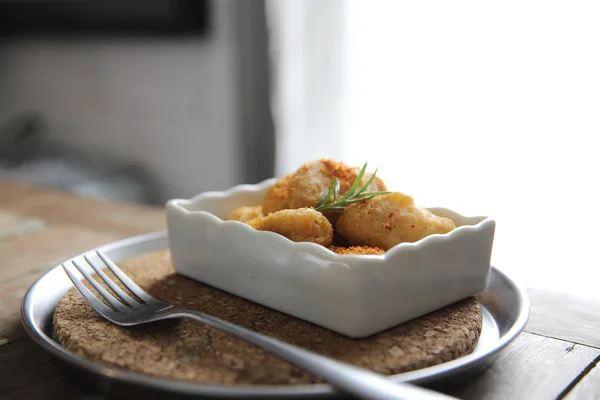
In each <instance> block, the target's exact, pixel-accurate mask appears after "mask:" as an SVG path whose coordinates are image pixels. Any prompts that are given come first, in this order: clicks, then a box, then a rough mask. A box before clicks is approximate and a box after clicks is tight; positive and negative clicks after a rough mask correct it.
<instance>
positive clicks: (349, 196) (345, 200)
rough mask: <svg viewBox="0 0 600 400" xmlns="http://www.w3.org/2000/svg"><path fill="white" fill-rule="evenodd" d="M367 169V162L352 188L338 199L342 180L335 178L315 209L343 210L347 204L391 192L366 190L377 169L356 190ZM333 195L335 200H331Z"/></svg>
mask: <svg viewBox="0 0 600 400" xmlns="http://www.w3.org/2000/svg"><path fill="white" fill-rule="evenodd" d="M366 169H367V163H365V165H363V167H362V168H361V170H360V172H359V173H358V175H357V176H356V180H355V181H354V183H353V184H352V186H351V187H350V190H348V192H347V193H346V194H345V195H344V196H343V197H342V198H341V199H338V195H339V191H340V182H339V180H338V179H337V178H333V181H332V182H331V186H330V187H329V190H327V191H326V192H325V191H324V192H323V195H321V198H320V199H319V201H318V202H317V204H316V205H315V210H317V211H323V210H343V209H344V208H345V207H346V206H348V205H350V204H355V203H360V202H361V201H367V200H369V199H372V198H373V197H375V196H382V195H385V194H390V193H391V192H365V190H366V189H367V188H368V187H369V185H370V184H371V183H372V182H373V179H374V178H375V174H377V170H375V172H374V173H373V175H371V177H370V178H369V180H368V181H367V183H366V184H364V185H363V186H362V187H361V188H360V189H359V190H358V192H357V191H356V190H357V188H358V185H359V184H360V181H361V180H362V178H363V176H364V174H365V171H366ZM331 196H333V201H331V202H330V200H331Z"/></svg>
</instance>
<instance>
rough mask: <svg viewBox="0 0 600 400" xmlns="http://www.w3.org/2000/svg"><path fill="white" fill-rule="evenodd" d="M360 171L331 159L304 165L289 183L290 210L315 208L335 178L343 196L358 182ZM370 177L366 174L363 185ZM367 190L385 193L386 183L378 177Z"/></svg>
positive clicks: (362, 181)
mask: <svg viewBox="0 0 600 400" xmlns="http://www.w3.org/2000/svg"><path fill="white" fill-rule="evenodd" d="M359 171H360V168H356V167H350V166H348V165H346V164H344V163H343V162H339V161H335V160H331V159H322V160H317V161H311V162H309V163H306V164H304V165H302V166H301V167H300V168H298V170H297V171H296V172H295V173H294V174H293V175H292V177H291V179H290V181H289V183H288V206H289V208H300V207H314V206H315V204H317V202H318V201H319V199H320V198H321V195H322V194H323V192H326V191H327V190H328V189H329V187H330V186H331V183H332V182H333V178H334V177H335V178H337V179H338V181H339V183H340V190H339V196H343V195H344V194H346V192H348V189H350V187H351V186H352V184H353V183H354V181H355V180H356V176H357V175H358V172H359ZM370 177H371V174H370V173H365V174H364V176H363V178H362V180H361V184H365V183H366V182H367V180H368V179H369V178H370ZM367 190H368V191H385V190H386V187H385V183H384V182H383V181H382V180H381V179H379V178H378V177H377V176H376V177H375V179H374V180H373V182H371V184H370V185H369V187H368V189H367Z"/></svg>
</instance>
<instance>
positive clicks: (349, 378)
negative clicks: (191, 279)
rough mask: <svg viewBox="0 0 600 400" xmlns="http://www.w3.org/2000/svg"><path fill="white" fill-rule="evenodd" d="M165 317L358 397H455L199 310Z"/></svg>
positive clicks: (395, 399)
mask: <svg viewBox="0 0 600 400" xmlns="http://www.w3.org/2000/svg"><path fill="white" fill-rule="evenodd" d="M168 314H169V315H168V317H167V318H176V317H180V318H189V319H193V320H196V321H199V322H202V323H204V324H206V325H209V326H211V327H213V328H216V329H218V330H221V331H223V332H226V333H229V334H231V335H234V336H237V337H239V338H240V339H244V340H245V341H247V342H250V343H252V344H255V345H256V346H258V347H261V348H262V349H264V350H267V351H268V352H270V353H272V354H274V355H276V356H279V357H281V358H282V359H285V360H286V361H288V362H290V363H291V364H294V365H296V366H297V367H300V368H302V369H303V370H305V371H307V372H310V373H311V374H313V375H315V376H318V377H320V378H322V379H323V380H325V381H327V382H329V383H330V384H332V385H333V386H335V387H337V388H338V389H340V390H342V391H344V392H346V393H348V394H352V395H354V396H357V397H359V398H363V399H372V400H376V399H378V400H379V399H381V400H383V399H385V400H388V399H389V400H400V399H402V400H408V399H410V400H449V399H454V400H456V398H454V397H450V396H447V395H445V394H442V393H438V392H435V391H432V390H428V389H425V388H421V387H419V386H414V385H409V384H406V383H394V382H392V381H391V380H389V379H387V378H386V377H384V376H383V375H379V374H376V373H374V372H371V371H367V370H364V369H362V368H358V367H355V366H353V365H350V364H348V363H343V362H339V361H335V360H332V359H330V358H328V357H324V356H321V355H319V354H316V353H313V352H310V351H307V350H304V349H302V348H300V347H297V346H294V345H291V344H288V343H284V342H282V341H279V340H277V339H273V338H271V337H268V336H265V335H262V334H260V333H257V332H254V331H251V330H248V329H245V328H242V327H240V326H238V325H234V324H232V323H230V322H227V321H223V320H221V319H219V318H216V317H213V316H211V315H207V314H204V313H201V312H198V311H194V310H177V309H171V311H170V312H169V313H168Z"/></svg>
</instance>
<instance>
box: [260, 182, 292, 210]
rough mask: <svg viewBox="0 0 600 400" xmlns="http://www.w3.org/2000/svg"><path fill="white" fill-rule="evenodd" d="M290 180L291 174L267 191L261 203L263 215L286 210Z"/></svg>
mask: <svg viewBox="0 0 600 400" xmlns="http://www.w3.org/2000/svg"><path fill="white" fill-rule="evenodd" d="M291 178H292V174H289V175H286V176H284V177H283V178H280V179H278V180H277V182H275V183H274V184H273V186H271V187H270V188H269V189H268V190H267V192H266V193H265V197H264V199H263V202H262V208H263V213H264V214H265V215H269V214H271V213H274V212H275V211H279V210H285V209H286V208H288V183H289V181H290V179H291Z"/></svg>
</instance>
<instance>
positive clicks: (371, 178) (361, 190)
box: [358, 164, 379, 194]
mask: <svg viewBox="0 0 600 400" xmlns="http://www.w3.org/2000/svg"><path fill="white" fill-rule="evenodd" d="M365 165H366V164H365ZM378 170H379V168H377V169H375V172H373V175H371V177H370V178H369V180H368V181H367V183H365V184H364V185H363V187H361V188H360V189H359V190H358V194H361V193H362V192H364V191H365V190H367V188H368V187H369V185H370V184H371V182H373V179H375V175H377V171H378Z"/></svg>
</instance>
